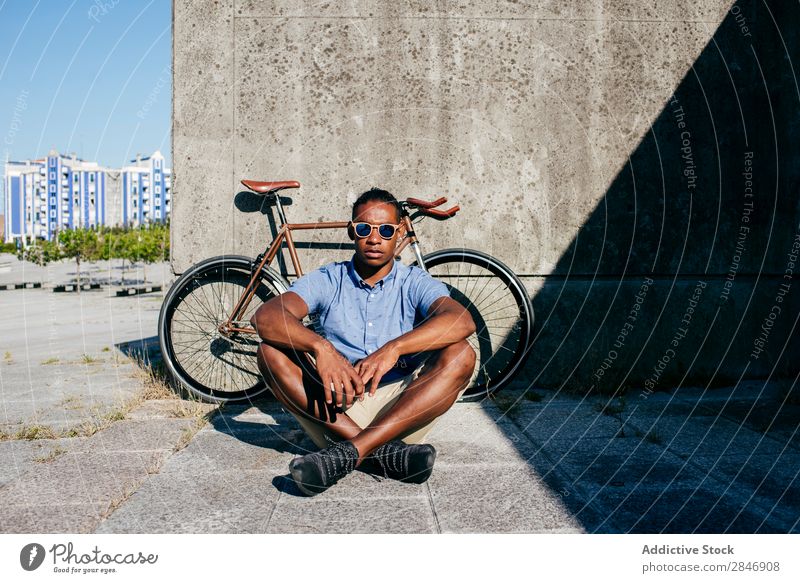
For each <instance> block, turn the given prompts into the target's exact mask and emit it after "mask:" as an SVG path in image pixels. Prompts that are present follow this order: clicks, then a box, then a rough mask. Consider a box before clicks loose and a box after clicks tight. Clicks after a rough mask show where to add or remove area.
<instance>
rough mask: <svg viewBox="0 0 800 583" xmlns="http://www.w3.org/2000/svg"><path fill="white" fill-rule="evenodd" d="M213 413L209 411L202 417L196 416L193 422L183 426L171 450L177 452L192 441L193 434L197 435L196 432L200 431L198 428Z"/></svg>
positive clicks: (206, 421)
mask: <svg viewBox="0 0 800 583" xmlns="http://www.w3.org/2000/svg"><path fill="white" fill-rule="evenodd" d="M214 413H215V412H214V411H210V412H209V413H206V414H205V415H203V416H202V417H198V418H197V419H195V421H194V423H192V424H191V425H190V426H189V427H185V428H184V429H183V431H182V432H181V437H180V439H179V440H178V443H176V444H175V447H174V448H172V449H173V451H175V452H179V451H180V450H182V449H183V448H185V447H186V446H187V445H189V442H190V441H192V438H193V437H194V436H195V435H197V432H198V431H200V429H202V427H203V426H204V425H205V424H206V423H208V421H209V420H210V419H211V417H212V416H213V415H214Z"/></svg>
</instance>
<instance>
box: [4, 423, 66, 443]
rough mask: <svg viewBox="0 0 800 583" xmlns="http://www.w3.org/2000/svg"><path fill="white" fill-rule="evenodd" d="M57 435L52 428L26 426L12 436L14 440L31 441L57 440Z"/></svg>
mask: <svg viewBox="0 0 800 583" xmlns="http://www.w3.org/2000/svg"><path fill="white" fill-rule="evenodd" d="M57 438H58V435H57V434H56V432H55V431H53V428H52V427H47V426H46V425H26V426H23V427H22V428H20V429H19V431H17V433H16V435H14V439H16V440H26V441H33V440H34V439H57Z"/></svg>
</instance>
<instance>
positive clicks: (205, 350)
mask: <svg viewBox="0 0 800 583" xmlns="http://www.w3.org/2000/svg"><path fill="white" fill-rule="evenodd" d="M250 270H251V260H250V259H249V258H247V257H240V256H223V257H214V258H212V259H208V260H206V261H203V262H201V263H198V264H197V265H195V266H193V267H192V268H191V269H189V270H188V271H187V272H186V273H184V274H183V276H181V277H180V278H179V279H178V280H177V281H176V282H175V283H174V284H173V286H172V288H170V290H169V292H168V293H167V296H166V298H165V299H164V304H163V306H162V307H161V313H160V316H159V323H158V330H159V340H160V343H161V352H162V354H163V356H164V362H165V363H166V365H167V368H168V369H169V371H170V373H171V374H172V376H173V377H174V378H175V379H176V380H178V381H179V382H180V384H181V385H183V386H184V387H185V388H186V389H187V390H188V391H189V392H191V393H193V394H194V395H196V396H198V397H199V398H200V399H202V400H204V401H207V402H212V403H223V402H227V401H241V400H246V399H250V398H252V397H254V396H256V395H258V394H259V393H262V392H263V391H265V390H266V385H265V384H264V382H263V380H262V378H261V374H260V373H259V370H258V365H257V362H256V351H257V349H258V346H259V344H260V339H259V337H258V335H257V334H255V333H248V334H245V333H238V332H234V333H232V334H230V335H227V336H226V335H223V334H222V333H221V332H220V331H219V329H218V327H219V325H220V324H222V323H223V322H225V321H226V320H227V318H228V316H229V315H230V314H231V312H232V311H233V309H234V308H235V307H236V303H237V302H238V300H239V298H240V297H241V296H242V293H243V292H244V290H245V288H246V286H247V284H248V283H249V281H250V274H251V271H250ZM287 288H288V283H287V282H286V281H285V280H284V279H283V278H282V277H281V276H280V275H278V274H277V273H275V272H274V271H272V270H271V269H268V268H265V270H263V271H262V273H261V276H260V279H259V282H258V285H257V287H256V292H255V297H254V298H253V299H252V300H251V301H250V304H249V306H248V307H247V310H246V311H245V312H244V314H242V315H241V316H240V318H239V320H238V321H237V322H236V323H235V324H236V326H237V327H241V328H250V327H251V326H250V322H249V320H250V318H251V317H252V315H253V314H254V313H255V311H256V310H257V309H258V307H259V306H260V305H261V304H262V303H264V302H265V301H267V300H269V299H270V298H273V297H275V296H277V295H280V294H281V293H282V292H284V291H286V289H287Z"/></svg>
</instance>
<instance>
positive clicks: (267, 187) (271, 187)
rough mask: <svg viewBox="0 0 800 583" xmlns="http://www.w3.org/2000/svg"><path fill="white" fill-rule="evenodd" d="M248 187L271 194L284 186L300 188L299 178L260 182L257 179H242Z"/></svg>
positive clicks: (254, 190)
mask: <svg viewBox="0 0 800 583" xmlns="http://www.w3.org/2000/svg"><path fill="white" fill-rule="evenodd" d="M242 184H244V185H245V186H246V187H247V188H249V189H250V190H252V191H253V192H257V193H259V194H270V193H273V192H278V191H279V190H283V189H284V188H300V183H299V182H297V180H283V181H281V182H258V181H256V180H242Z"/></svg>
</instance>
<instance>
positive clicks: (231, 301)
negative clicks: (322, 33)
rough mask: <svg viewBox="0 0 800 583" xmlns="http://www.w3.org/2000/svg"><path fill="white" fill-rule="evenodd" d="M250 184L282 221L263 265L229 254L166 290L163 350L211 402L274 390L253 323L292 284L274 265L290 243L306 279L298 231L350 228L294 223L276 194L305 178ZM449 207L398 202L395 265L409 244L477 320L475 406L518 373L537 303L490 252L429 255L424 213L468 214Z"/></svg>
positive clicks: (471, 396) (182, 379)
mask: <svg viewBox="0 0 800 583" xmlns="http://www.w3.org/2000/svg"><path fill="white" fill-rule="evenodd" d="M242 184H243V185H244V186H245V187H247V188H248V189H249V190H250V191H251V193H254V194H257V195H263V196H265V197H267V201H265V202H269V203H271V204H274V206H275V207H276V209H277V213H278V218H279V219H280V225H279V227H278V229H277V234H276V235H275V237H274V238H273V240H272V241H271V243H270V244H269V245H268V246H267V248H266V249H265V250H264V251H263V252H262V253H260V254H259V255H258V256H257V257H256V258H255V259H253V258H250V257H245V256H240V255H223V256H218V257H212V258H210V259H206V260H204V261H201V262H199V263H197V264H195V265H193V266H192V267H191V268H189V269H188V270H187V271H186V272H185V273H184V274H183V275H182V276H181V277H180V278H178V279H177V280H176V281H175V283H174V284H173V285H172V287H171V288H170V290H169V291H168V292H167V295H166V297H165V298H164V303H163V305H162V307H161V312H160V314H159V320H158V335H159V342H160V345H161V352H162V355H163V358H164V362H165V364H166V367H167V369H168V370H169V372H170V374H171V375H172V377H173V378H174V379H175V380H176V381H177V382H178V383H179V385H180V386H182V387H184V388H185V389H187V390H188V391H189V392H190V393H192V394H194V395H195V396H197V397H199V398H200V399H201V400H203V401H207V402H213V403H222V402H228V401H243V400H248V399H252V398H253V397H255V396H256V395H258V394H260V393H262V392H263V391H265V390H267V386H266V384H265V383H264V381H263V379H262V378H261V375H260V373H259V370H258V366H257V363H256V350H257V348H258V346H259V344H260V338H259V337H258V335H257V333H256V331H255V329H254V328H253V327H252V326H251V325H250V318H251V317H252V315H253V314H254V313H255V310H256V309H257V308H258V306H259V305H260V303H262V302H265V301H267V300H269V299H270V298H273V297H275V296H277V295H279V294H281V293H283V292H285V291H286V290H287V289H288V288H289V282H288V281H287V280H286V278H285V277H284V276H283V275H281V273H279V272H278V271H276V270H275V269H273V268H272V267H271V266H270V265H271V264H272V262H273V260H275V258H276V257H277V256H278V253H279V252H280V251H281V249H282V248H283V246H284V245H285V246H286V248H287V249H288V251H289V257H290V259H291V262H292V264H293V266H294V271H295V274H296V277H300V276H302V275H303V271H302V267H301V265H300V259H299V257H298V254H297V247H296V246H295V243H294V239H293V236H292V233H293V232H294V231H302V230H311V229H313V230H315V229H344V228H346V227H347V224H348V223H347V222H321V223H289V222H288V221H287V219H286V214H285V211H284V209H283V206H282V204H281V199H280V196H279V195H278V192H279V191H281V190H284V189H294V188H299V187H300V183H299V182H297V181H283V182H257V181H253V180H242ZM445 202H447V198H445V197H441V198H439V199H437V200H435V201H430V202H429V201H424V200H420V199H416V198H408V199H406V200H404V201H400V207H401V215H402V219H401V220H402V222H403V223H404V224H405V226H406V235H405V237H404V238H403V239H402V240H401V241H400V243H399V244H398V247H397V250H396V252H395V259H396V260H400V255H401V254H402V252H403V251H404V250H405V249H406V248H407V247H411V250H412V252H413V255H414V258H415V261H414V263H413V265H417V266H418V267H421V268H422V269H425V270H426V271H428V272H429V273H430V274H431V275H433V276H434V277H436V278H437V279H439V280H440V281H442V282H443V283H445V285H446V286H447V287H448V288H449V291H450V295H451V297H453V299H455V300H457V301H459V302H460V303H461V304H462V305H463V306H464V307H465V308H467V310H469V312H470V314H471V315H472V317H473V319H474V320H475V324H476V327H477V332H476V333H475V334H473V335H472V336H471V337H470V338H469V339H468V341H469V342H470V344H471V345H472V347H473V348H474V350H475V353H476V355H477V364H476V367H475V374H473V378H472V380H471V382H470V386H469V387H468V388H467V390H466V391H465V392H464V394H463V395H462V397H461V400H462V401H472V400H477V399H480V398H482V397H483V396H488V395H489V394H490V393H493V392H495V391H498V390H500V389H501V388H502V387H503V386H505V385H507V384H508V383H509V382H510V381H511V380H512V379H513V377H514V375H515V374H516V373H517V372H518V370H519V367H520V365H521V364H522V362H523V360H524V358H525V356H526V354H527V351H528V348H529V344H530V339H531V335H532V330H533V307H532V305H531V302H530V300H529V298H528V294H527V291H526V290H525V287H524V285H523V284H522V282H521V281H520V279H519V278H518V277H517V276H516V275H515V274H514V273H513V272H512V271H511V270H510V269H509V268H508V267H507V266H506V265H505V264H503V263H502V262H501V261H499V260H497V259H495V258H494V257H491V256H490V255H487V254H486V253H482V252H480V251H474V250H471V249H443V250H441V251H435V252H433V253H430V254H428V255H423V254H422V250H421V248H420V243H419V239H418V237H417V235H416V233H415V231H414V228H413V224H414V221H415V220H417V219H418V218H420V217H432V218H434V219H438V220H446V219H449V218H451V217H453V216H454V215H455V214H456V213H457V212H458V210H460V209H459V207H458V206H454V207H452V208H450V209H448V210H446V211H443V210H437V209H436V207H438V206H441V205H442V204H444V203H445ZM410 211H413V213H412V212H410ZM256 297H257V298H258V301H255V302H254V301H253V299H254V298H256ZM308 325H313V322H310V321H309V324H308Z"/></svg>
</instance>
